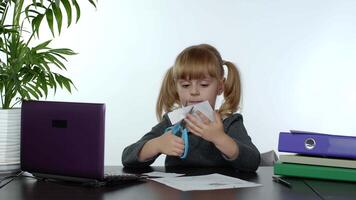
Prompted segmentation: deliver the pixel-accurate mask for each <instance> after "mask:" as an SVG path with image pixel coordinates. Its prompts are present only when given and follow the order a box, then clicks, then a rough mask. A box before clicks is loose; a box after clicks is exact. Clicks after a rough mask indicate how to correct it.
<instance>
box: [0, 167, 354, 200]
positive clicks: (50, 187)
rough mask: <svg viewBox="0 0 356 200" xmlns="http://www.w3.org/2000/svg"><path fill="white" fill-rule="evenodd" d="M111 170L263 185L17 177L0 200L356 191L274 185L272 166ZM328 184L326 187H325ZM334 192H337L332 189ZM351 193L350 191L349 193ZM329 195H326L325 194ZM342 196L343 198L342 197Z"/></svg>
mask: <svg viewBox="0 0 356 200" xmlns="http://www.w3.org/2000/svg"><path fill="white" fill-rule="evenodd" d="M107 169H108V170H110V171H117V172H128V173H144V172H150V171H164V172H175V173H184V174H187V175H203V174H211V173H220V174H224V175H228V176H233V177H237V178H240V179H243V180H247V181H251V182H256V183H260V184H262V186H260V187H252V188H236V189H222V190H208V191H188V192H182V191H179V190H176V189H174V188H171V187H168V186H166V185H163V184H160V183H157V182H154V181H151V180H147V181H144V182H140V183H134V184H129V185H119V186H111V187H101V188H90V187H83V186H79V185H74V184H68V183H61V182H45V181H38V180H36V179H33V178H26V177H19V178H16V179H14V180H13V181H12V182H10V183H9V184H7V185H6V186H5V187H4V188H2V189H0V199H11V200H22V199H27V200H31V199H36V200H40V199H54V200H58V199H86V200H87V199H93V200H107V199H130V200H132V199H145V200H149V199H170V200H175V199H204V200H206V199H219V198H223V199H224V200H225V199H239V200H241V199H255V200H258V199H263V200H266V199H273V200H279V199H298V200H300V199H303V200H308V199H321V198H320V195H323V194H324V195H326V196H327V195H328V194H330V190H329V191H328V188H330V187H334V186H335V185H334V186H330V184H341V186H342V187H348V188H349V189H350V191H349V192H348V193H347V194H346V195H344V194H345V192H344V193H342V192H340V191H339V192H338V193H335V194H334V195H332V196H331V197H330V198H326V199H340V198H338V197H340V195H341V197H343V199H347V198H348V197H355V196H356V192H351V188H352V189H353V188H355V186H356V184H353V183H335V182H324V181H317V180H308V182H306V181H305V180H303V179H297V178H288V181H289V182H290V183H291V185H292V188H288V187H286V186H284V185H281V184H278V183H275V182H273V181H272V175H273V167H260V168H259V169H258V170H257V173H239V172H236V171H234V170H232V169H227V168H219V169H216V168H215V169H213V168H195V169H194V168H192V169H187V168H185V169H183V168H181V169H178V168H165V167H150V168H145V169H140V170H137V169H135V170H133V169H127V168H123V167H119V166H116V167H108V168H107ZM326 183H329V184H326ZM312 187H317V188H319V189H320V194H319V193H318V192H315V191H313V189H312ZM334 191H336V189H335V187H334ZM352 191H353V190H352ZM328 192H329V193H328ZM342 195H343V196H342Z"/></svg>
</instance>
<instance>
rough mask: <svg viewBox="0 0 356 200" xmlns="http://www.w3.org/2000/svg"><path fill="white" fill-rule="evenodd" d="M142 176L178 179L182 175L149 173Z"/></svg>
mask: <svg viewBox="0 0 356 200" xmlns="http://www.w3.org/2000/svg"><path fill="white" fill-rule="evenodd" d="M143 175H147V176H149V177H156V178H158V177H160V178H171V177H178V176H183V175H184V174H177V173H166V172H149V173H144V174H143Z"/></svg>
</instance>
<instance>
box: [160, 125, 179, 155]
mask: <svg viewBox="0 0 356 200" xmlns="http://www.w3.org/2000/svg"><path fill="white" fill-rule="evenodd" d="M157 148H158V151H159V153H163V154H166V155H168V156H181V155H182V154H183V152H184V141H183V139H182V138H180V137H177V136H175V135H174V134H173V133H172V131H168V132H167V133H164V134H163V135H161V136H160V137H158V138H157Z"/></svg>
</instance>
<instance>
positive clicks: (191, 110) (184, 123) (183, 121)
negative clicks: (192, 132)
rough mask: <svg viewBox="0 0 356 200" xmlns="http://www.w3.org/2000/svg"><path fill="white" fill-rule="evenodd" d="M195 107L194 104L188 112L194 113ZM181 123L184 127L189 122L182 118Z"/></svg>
mask: <svg viewBox="0 0 356 200" xmlns="http://www.w3.org/2000/svg"><path fill="white" fill-rule="evenodd" d="M193 109H194V106H192V108H191V109H190V110H189V112H188V114H192V113H193ZM180 125H181V127H182V128H183V129H184V128H185V126H186V125H187V122H185V120H184V119H182V121H180Z"/></svg>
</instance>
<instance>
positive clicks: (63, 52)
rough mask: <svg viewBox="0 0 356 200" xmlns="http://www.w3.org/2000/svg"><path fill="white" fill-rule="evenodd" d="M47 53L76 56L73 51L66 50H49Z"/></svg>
mask: <svg viewBox="0 0 356 200" xmlns="http://www.w3.org/2000/svg"><path fill="white" fill-rule="evenodd" d="M48 52H51V53H52V52H54V53H59V54H63V55H76V54H77V53H75V52H74V51H73V50H71V49H67V48H60V49H51V50H48Z"/></svg>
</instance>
